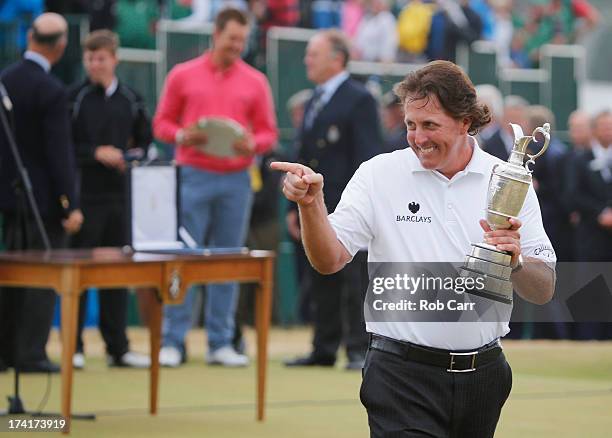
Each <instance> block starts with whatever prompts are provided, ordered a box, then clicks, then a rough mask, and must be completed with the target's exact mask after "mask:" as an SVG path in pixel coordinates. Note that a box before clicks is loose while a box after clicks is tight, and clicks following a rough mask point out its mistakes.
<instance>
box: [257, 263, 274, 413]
mask: <svg viewBox="0 0 612 438" xmlns="http://www.w3.org/2000/svg"><path fill="white" fill-rule="evenodd" d="M272 275H273V263H272V260H266V261H265V265H264V275H263V278H262V281H261V283H260V284H259V286H258V287H257V291H256V296H255V328H256V331H257V420H259V421H263V419H264V416H265V403H266V374H267V365H268V331H269V329H270V314H271V307H272Z"/></svg>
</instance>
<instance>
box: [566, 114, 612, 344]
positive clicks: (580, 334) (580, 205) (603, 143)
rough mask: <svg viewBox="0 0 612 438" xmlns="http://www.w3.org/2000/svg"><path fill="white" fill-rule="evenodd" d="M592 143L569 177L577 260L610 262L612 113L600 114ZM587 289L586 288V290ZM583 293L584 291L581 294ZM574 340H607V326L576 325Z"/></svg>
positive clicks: (609, 327) (610, 334)
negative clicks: (576, 220)
mask: <svg viewBox="0 0 612 438" xmlns="http://www.w3.org/2000/svg"><path fill="white" fill-rule="evenodd" d="M593 134H594V138H595V141H594V142H593V143H592V147H591V149H585V150H584V151H583V152H582V153H579V154H577V156H576V159H575V161H574V166H572V168H571V169H572V173H570V184H571V188H572V189H573V190H572V191H571V193H570V200H571V203H572V205H573V207H574V209H575V210H576V211H577V212H578V214H579V217H580V221H579V223H578V226H577V228H576V259H577V260H578V261H580V262H610V261H611V260H612V113H610V112H609V111H603V112H601V113H599V114H598V115H597V116H596V117H595V119H594V121H593ZM586 287H587V288H588V287H589V285H587V286H586ZM584 292H585V293H587V292H586V290H585V291H584ZM574 328H575V333H574V336H575V338H577V339H580V340H585V339H609V338H610V337H612V324H611V323H610V322H580V323H577V324H575V327H574Z"/></svg>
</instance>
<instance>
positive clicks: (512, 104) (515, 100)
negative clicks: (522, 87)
mask: <svg viewBox="0 0 612 438" xmlns="http://www.w3.org/2000/svg"><path fill="white" fill-rule="evenodd" d="M528 106H529V102H527V99H525V98H524V97H522V96H517V95H516V94H510V95H508V96H506V97H504V109H506V108H519V109H525V108H527V107H528Z"/></svg>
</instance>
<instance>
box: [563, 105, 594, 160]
mask: <svg viewBox="0 0 612 438" xmlns="http://www.w3.org/2000/svg"><path fill="white" fill-rule="evenodd" d="M567 125H568V128H569V139H570V142H571V146H572V149H573V150H575V151H587V150H589V149H591V147H592V144H593V141H594V140H593V133H592V130H591V119H590V117H589V115H588V114H587V113H586V112H584V111H581V110H576V111H573V112H572V113H571V114H570V116H569V118H568V122H567Z"/></svg>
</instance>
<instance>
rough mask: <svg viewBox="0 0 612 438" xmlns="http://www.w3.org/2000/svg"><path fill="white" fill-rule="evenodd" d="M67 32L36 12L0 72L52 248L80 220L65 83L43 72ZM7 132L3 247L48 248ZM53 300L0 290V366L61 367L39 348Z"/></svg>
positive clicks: (0, 168)
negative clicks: (18, 50) (19, 47)
mask: <svg viewBox="0 0 612 438" xmlns="http://www.w3.org/2000/svg"><path fill="white" fill-rule="evenodd" d="M67 34H68V24H67V23H66V20H64V18H63V17H62V16H61V15H58V14H55V13H45V14H42V15H40V16H39V17H38V18H37V19H36V20H34V23H33V24H32V28H31V29H30V31H29V32H28V50H27V51H26V52H25V54H24V56H23V58H24V59H23V60H21V61H18V62H16V63H14V64H12V65H10V66H9V67H7V68H6V69H5V70H4V71H3V72H2V75H1V78H0V79H1V80H2V83H3V84H4V87H6V91H7V93H8V95H9V96H10V99H11V101H12V104H13V112H12V115H13V119H14V121H13V123H14V126H13V130H14V134H15V141H16V143H17V146H18V148H19V151H20V155H21V159H22V160H23V164H24V166H25V167H26V169H28V173H29V176H30V180H31V182H32V190H33V194H34V198H35V200H36V204H37V205H38V209H39V210H40V214H41V217H42V221H43V225H44V228H45V229H46V231H47V234H48V237H49V241H50V244H51V247H52V248H64V247H65V246H66V244H67V234H73V233H75V232H77V231H78V230H79V228H80V227H81V224H82V223H83V215H82V213H81V211H80V210H79V208H78V199H77V196H76V191H77V190H76V175H75V173H76V168H75V163H74V150H73V148H72V141H71V139H70V120H69V116H68V101H67V98H66V90H65V89H64V86H63V85H62V84H61V82H60V81H59V80H58V79H57V78H55V77H53V76H51V75H50V74H49V71H50V70H51V66H52V65H53V64H56V63H57V62H58V61H59V60H60V58H61V57H62V55H63V54H64V50H65V49H66V45H67V42H68V35H67ZM2 111H4V108H3V109H2ZM6 134H7V133H2V135H1V136H0V156H1V157H2V160H0V214H2V217H3V229H2V239H1V240H2V241H3V242H4V244H5V246H6V248H7V249H9V250H23V249H46V248H45V245H44V242H43V239H42V238H41V235H40V232H39V230H38V228H37V226H36V223H35V221H34V217H33V215H32V211H30V206H29V205H28V202H27V199H26V194H25V189H24V186H23V183H22V181H21V178H20V175H19V173H18V171H17V168H16V164H15V160H14V159H13V155H12V153H11V152H10V149H9V144H8V141H7V137H6ZM54 307H55V293H54V292H53V291H52V290H47V289H45V290H40V289H38V290H37V289H25V290H23V289H21V290H19V289H9V288H4V289H3V290H2V291H1V292H0V368H3V366H2V362H4V364H5V365H9V366H13V367H19V370H20V371H22V372H59V366H58V365H57V364H55V363H53V362H51V361H50V360H49V358H48V357H47V353H46V351H45V347H46V344H47V340H48V337H49V330H50V329H51V321H52V320H53V309H54Z"/></svg>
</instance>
